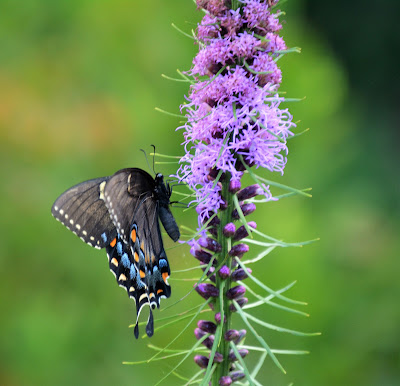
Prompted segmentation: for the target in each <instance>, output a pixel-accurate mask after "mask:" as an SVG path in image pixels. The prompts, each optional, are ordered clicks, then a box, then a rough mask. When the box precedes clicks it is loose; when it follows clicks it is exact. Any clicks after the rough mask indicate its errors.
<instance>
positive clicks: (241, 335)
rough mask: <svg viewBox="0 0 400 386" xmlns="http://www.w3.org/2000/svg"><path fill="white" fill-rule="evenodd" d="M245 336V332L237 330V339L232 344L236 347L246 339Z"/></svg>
mask: <svg viewBox="0 0 400 386" xmlns="http://www.w3.org/2000/svg"><path fill="white" fill-rule="evenodd" d="M246 334H247V331H246V330H239V337H238V338H237V339H236V340H235V341H234V343H235V344H236V345H238V344H239V343H240V342H241V341H242V340H243V339H244V338H245V337H246Z"/></svg>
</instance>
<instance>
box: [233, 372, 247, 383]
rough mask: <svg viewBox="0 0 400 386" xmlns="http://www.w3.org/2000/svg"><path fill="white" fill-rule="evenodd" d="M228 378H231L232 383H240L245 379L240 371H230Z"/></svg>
mask: <svg viewBox="0 0 400 386" xmlns="http://www.w3.org/2000/svg"><path fill="white" fill-rule="evenodd" d="M229 376H230V377H231V378H232V382H236V381H240V380H241V379H243V378H244V377H245V375H244V373H243V372H242V371H232V372H231V373H230V374H229Z"/></svg>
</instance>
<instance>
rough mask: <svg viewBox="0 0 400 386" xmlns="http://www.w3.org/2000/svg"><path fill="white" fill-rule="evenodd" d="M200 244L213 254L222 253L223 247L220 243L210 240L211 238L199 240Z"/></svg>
mask: <svg viewBox="0 0 400 386" xmlns="http://www.w3.org/2000/svg"><path fill="white" fill-rule="evenodd" d="M198 243H199V244H200V245H201V246H202V247H203V248H206V249H208V250H209V251H212V252H219V251H221V249H222V248H221V245H220V244H219V243H218V241H216V240H214V239H212V238H210V237H202V238H200V239H199V241H198Z"/></svg>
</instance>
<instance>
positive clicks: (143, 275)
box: [139, 270, 146, 279]
mask: <svg viewBox="0 0 400 386" xmlns="http://www.w3.org/2000/svg"><path fill="white" fill-rule="evenodd" d="M139 274H140V278H141V279H143V278H144V277H145V276H146V274H145V273H144V272H143V271H142V270H140V271H139Z"/></svg>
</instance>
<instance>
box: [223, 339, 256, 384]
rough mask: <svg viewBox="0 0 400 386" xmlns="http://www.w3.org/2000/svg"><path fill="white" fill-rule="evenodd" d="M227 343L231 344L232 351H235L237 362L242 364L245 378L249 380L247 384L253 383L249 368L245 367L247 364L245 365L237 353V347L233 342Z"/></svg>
mask: <svg viewBox="0 0 400 386" xmlns="http://www.w3.org/2000/svg"><path fill="white" fill-rule="evenodd" d="M229 345H230V346H231V348H232V350H233V352H234V353H235V356H236V358H237V360H238V361H239V363H240V364H241V365H242V368H243V372H244V375H245V376H246V378H247V380H248V381H249V384H250V385H255V382H254V379H253V377H252V376H251V375H250V373H249V370H248V369H247V366H246V364H245V363H244V360H243V358H242V357H241V355H240V354H239V351H238V349H237V347H236V345H235V343H233V342H229Z"/></svg>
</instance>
